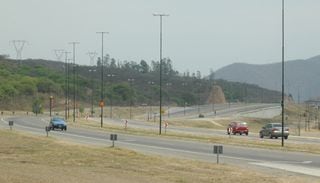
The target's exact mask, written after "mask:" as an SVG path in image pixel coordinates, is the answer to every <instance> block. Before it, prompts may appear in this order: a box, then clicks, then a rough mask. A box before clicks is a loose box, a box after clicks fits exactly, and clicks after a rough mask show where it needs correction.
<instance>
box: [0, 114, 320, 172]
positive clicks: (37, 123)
mask: <svg viewBox="0 0 320 183" xmlns="http://www.w3.org/2000/svg"><path fill="white" fill-rule="evenodd" d="M9 120H13V121H14V129H18V130H24V131H29V132H32V133H36V134H40V135H45V131H44V127H45V126H46V125H47V124H48V118H47V119H43V118H40V117H38V118H37V117H8V118H4V119H2V120H1V123H0V127H1V128H6V129H9V127H8V121H9ZM109 135H110V133H107V132H102V131H99V130H89V129H83V128H72V127H68V131H66V132H64V131H63V132H62V131H52V132H50V136H54V137H57V138H61V139H65V140H71V141H75V142H80V143H88V144H96V145H102V146H106V145H107V146H109V145H110V144H111V142H110V141H109V140H108V138H109ZM116 146H121V147H125V148H129V149H134V150H137V151H141V152H144V153H153V154H154V153H155V154H161V155H162V156H178V157H185V158H191V159H197V160H203V161H210V162H214V161H216V160H215V156H214V155H213V154H212V151H213V150H212V149H213V144H211V143H204V142H197V141H185V140H173V139H169V138H166V137H164V136H159V137H148V136H136V135H128V134H125V133H122V134H121V133H118V141H117V142H116ZM221 161H222V162H225V163H233V164H237V165H239V164H242V165H243V166H257V167H265V168H268V169H269V170H274V169H276V170H279V169H282V170H285V171H290V172H294V173H300V174H305V175H310V176H315V177H317V176H318V177H319V176H320V156H319V155H313V154H307V153H293V152H283V151H274V150H264V149H255V148H242V147H235V146H228V145H224V154H223V155H222V156H221Z"/></svg>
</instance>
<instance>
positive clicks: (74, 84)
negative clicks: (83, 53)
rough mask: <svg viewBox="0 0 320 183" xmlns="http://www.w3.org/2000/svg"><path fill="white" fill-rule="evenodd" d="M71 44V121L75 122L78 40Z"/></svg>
mask: <svg viewBox="0 0 320 183" xmlns="http://www.w3.org/2000/svg"><path fill="white" fill-rule="evenodd" d="M70 44H72V46H73V122H76V44H79V42H70Z"/></svg>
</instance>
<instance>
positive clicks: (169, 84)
mask: <svg viewBox="0 0 320 183" xmlns="http://www.w3.org/2000/svg"><path fill="white" fill-rule="evenodd" d="M166 85H167V95H168V118H169V117H170V112H169V108H170V95H169V86H171V85H172V83H166Z"/></svg>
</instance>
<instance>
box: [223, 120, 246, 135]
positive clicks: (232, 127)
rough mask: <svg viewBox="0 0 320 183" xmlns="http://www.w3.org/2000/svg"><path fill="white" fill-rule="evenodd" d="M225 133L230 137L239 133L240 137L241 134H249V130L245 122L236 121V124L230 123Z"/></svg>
mask: <svg viewBox="0 0 320 183" xmlns="http://www.w3.org/2000/svg"><path fill="white" fill-rule="evenodd" d="M227 133H228V135H230V134H231V133H232V134H233V135H235V134H237V133H239V134H240V135H242V134H246V135H248V134H249V128H248V125H247V123H246V122H241V121H236V122H231V123H230V124H229V126H228V128H227Z"/></svg>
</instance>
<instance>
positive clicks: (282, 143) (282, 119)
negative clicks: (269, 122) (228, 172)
mask: <svg viewBox="0 0 320 183" xmlns="http://www.w3.org/2000/svg"><path fill="white" fill-rule="evenodd" d="M281 109H282V112H281V121H282V132H281V133H282V134H281V136H282V138H281V146H282V147H283V146H284V0H282V99H281Z"/></svg>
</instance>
